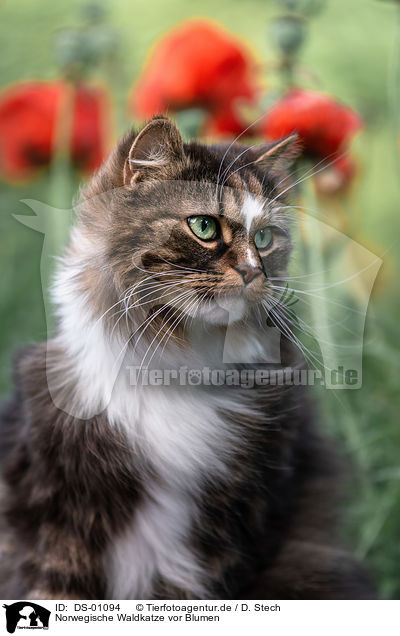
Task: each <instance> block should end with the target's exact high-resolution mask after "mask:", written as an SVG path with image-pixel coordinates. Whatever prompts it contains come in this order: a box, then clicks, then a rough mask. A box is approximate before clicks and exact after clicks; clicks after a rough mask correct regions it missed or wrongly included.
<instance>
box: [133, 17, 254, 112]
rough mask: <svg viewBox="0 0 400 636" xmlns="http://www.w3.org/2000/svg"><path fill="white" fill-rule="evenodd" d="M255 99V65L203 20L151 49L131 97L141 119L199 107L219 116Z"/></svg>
mask: <svg viewBox="0 0 400 636" xmlns="http://www.w3.org/2000/svg"><path fill="white" fill-rule="evenodd" d="M255 97H256V64H255V62H254V60H253V58H252V57H251V55H250V54H249V52H248V51H247V49H246V48H245V47H244V46H243V44H242V43H241V42H240V41H238V40H237V39H236V38H235V37H233V36H232V35H231V34H230V33H228V32H226V31H224V30H223V29H222V28H221V27H219V26H217V25H216V24H214V23H212V22H208V21H207V20H190V21H188V22H184V23H183V24H181V25H179V26H178V27H177V28H175V29H174V30H173V31H171V32H170V33H169V34H167V35H166V36H164V37H163V38H162V39H161V40H160V41H159V42H158V44H157V45H156V47H155V49H154V51H153V53H152V55H151V57H150V59H149V61H148V63H147V65H146V67H145V69H144V71H143V73H142V76H141V77H140V79H139V81H138V83H137V85H136V86H135V88H134V92H133V95H132V106H133V111H134V113H135V114H136V115H138V116H139V117H143V118H148V117H151V116H152V115H155V114H160V113H163V112H166V111H171V110H172V111H177V110H181V109H184V108H191V107H198V106H200V107H204V108H206V109H207V110H208V111H212V112H215V111H217V112H218V113H219V114H220V113H222V108H223V107H225V106H228V105H231V104H232V102H233V101H234V100H236V99H238V98H242V99H244V100H247V101H253V100H254V99H255Z"/></svg>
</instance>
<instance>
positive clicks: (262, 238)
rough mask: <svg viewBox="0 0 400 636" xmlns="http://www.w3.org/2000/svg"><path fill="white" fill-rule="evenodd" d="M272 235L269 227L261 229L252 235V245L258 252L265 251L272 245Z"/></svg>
mask: <svg viewBox="0 0 400 636" xmlns="http://www.w3.org/2000/svg"><path fill="white" fill-rule="evenodd" d="M273 238H274V237H273V233H272V230H271V228H270V227H263V228H261V230H258V232H256V233H255V234H254V244H255V246H256V247H257V249H259V250H266V249H267V248H268V247H270V246H271V245H272V241H273Z"/></svg>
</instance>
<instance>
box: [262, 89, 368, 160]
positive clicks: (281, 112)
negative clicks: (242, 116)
mask: <svg viewBox="0 0 400 636" xmlns="http://www.w3.org/2000/svg"><path fill="white" fill-rule="evenodd" d="M361 127H362V120H361V117H360V116H359V115H358V114H357V113H356V112H355V111H354V110H352V109H351V108H348V107H347V106H344V105H342V104H340V103H339V102H337V101H335V100H334V99H332V98H330V97H328V96H326V95H321V94H319V93H315V92H312V91H303V90H300V89H294V90H292V91H290V92H289V93H288V94H287V95H285V96H284V97H283V99H281V100H280V101H279V102H278V103H277V104H276V105H275V106H273V107H272V109H271V110H270V111H269V112H268V114H267V115H266V117H265V119H264V120H263V122H262V124H261V132H262V135H263V136H265V137H266V138H267V139H270V140H275V139H280V138H281V137H285V136H286V135H289V134H290V133H292V132H295V131H296V132H297V133H298V134H299V136H300V139H301V140H302V143H303V147H304V152H305V153H306V154H308V155H311V156H313V157H328V156H330V155H334V154H335V153H339V152H341V151H342V150H343V149H344V148H345V147H346V145H347V144H348V142H349V141H350V138H351V137H352V136H353V135H354V134H355V133H356V132H357V131H358V130H360V128H361Z"/></svg>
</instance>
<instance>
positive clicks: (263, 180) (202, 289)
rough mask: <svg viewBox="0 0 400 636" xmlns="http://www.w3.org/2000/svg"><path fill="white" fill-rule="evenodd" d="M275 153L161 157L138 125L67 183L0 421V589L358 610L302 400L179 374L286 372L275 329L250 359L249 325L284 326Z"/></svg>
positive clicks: (177, 149)
mask: <svg viewBox="0 0 400 636" xmlns="http://www.w3.org/2000/svg"><path fill="white" fill-rule="evenodd" d="M293 142H294V143H293ZM295 152H296V141H295V138H294V136H292V137H290V138H286V139H283V140H281V141H279V142H276V143H273V144H264V145H261V146H257V147H245V146H243V145H239V144H237V143H233V144H231V145H230V146H228V145H214V146H206V145H202V144H199V143H197V142H192V143H183V141H182V139H181V135H180V133H179V131H178V129H177V128H176V126H175V125H174V124H173V123H172V122H171V121H169V120H168V119H166V118H162V117H157V118H154V119H153V120H152V121H150V122H149V123H148V124H147V126H146V127H145V128H144V129H143V130H142V131H141V132H140V133H139V134H136V133H134V132H132V133H130V134H128V135H127V136H125V138H123V139H122V141H120V143H119V144H118V145H117V147H116V149H115V150H114V152H113V153H112V154H111V156H110V158H109V159H108V161H107V162H106V163H105V164H104V165H103V167H102V168H101V169H100V171H99V172H98V174H96V175H95V176H94V177H93V179H92V181H91V182H90V183H89V185H88V186H87V187H86V188H85V190H84V191H83V193H82V198H81V204H80V206H79V213H78V220H77V223H76V226H75V227H74V229H73V231H72V233H71V239H70V243H69V246H68V248H67V250H66V253H65V256H64V258H63V260H62V263H61V266H60V268H59V271H58V274H57V277H56V282H55V286H54V295H55V302H56V306H57V316H58V328H57V333H56V335H55V336H54V337H53V338H51V339H49V340H48V342H47V343H42V344H38V345H34V346H30V347H28V348H27V349H25V350H24V351H22V352H21V353H20V354H19V356H18V358H17V361H16V368H15V384H16V388H15V394H14V396H13V398H12V399H10V400H9V401H8V402H7V403H6V404H5V405H4V407H3V409H2V416H1V417H2V423H1V440H2V447H1V450H2V454H3V462H2V465H3V472H2V482H3V486H2V495H1V498H2V517H3V522H2V551H3V555H2V565H1V568H2V572H1V577H0V581H1V583H0V586H1V588H2V589H0V596H1V597H3V598H22V597H26V598H30V599H57V598H62V599H63V598H76V599H82V598H85V599H102V598H117V599H124V598H153V599H154V598H167V599H175V598H183V599H189V598H191V599H192V598H201V599H203V598H205V599H206V598H221V599H222V598H279V599H347V598H348V599H355V598H372V596H373V593H372V591H371V588H370V585H369V583H368V580H367V577H366V576H365V574H364V572H363V570H362V568H361V567H360V566H359V565H358V564H357V563H356V562H355V561H354V560H353V559H352V557H351V556H350V555H349V554H347V553H346V552H345V551H344V550H343V549H341V548H340V547H339V546H338V543H337V540H336V522H335V519H336V512H335V509H336V504H335V501H334V499H335V491H336V484H337V480H338V467H337V462H336V459H335V458H334V456H333V455H332V453H331V451H330V449H329V445H328V444H327V443H326V442H325V440H324V439H323V437H322V436H321V435H320V433H319V432H318V431H317V429H316V428H315V427H314V424H313V421H312V415H311V411H310V409H309V407H308V406H307V400H306V394H305V391H304V388H302V387H299V386H289V385H287V384H286V385H283V384H281V385H280V384H279V383H278V384H275V385H274V384H267V383H265V382H264V383H257V384H256V385H255V386H253V387H244V386H240V385H237V384H234V383H228V382H225V383H222V384H221V385H218V386H216V385H215V384H213V383H210V382H208V383H207V382H199V381H198V377H199V376H198V371H196V370H199V369H204V368H206V367H207V368H208V369H212V370H214V369H219V370H226V369H230V370H231V371H232V369H233V370H236V371H239V370H243V369H248V368H257V369H260V368H261V369H264V368H279V367H282V366H284V367H285V368H286V367H289V366H292V367H295V366H296V365H299V364H300V362H299V360H298V359H297V354H296V350H295V348H294V347H293V346H292V344H291V342H290V341H289V340H290V339H286V338H284V337H283V336H284V335H285V334H286V335H288V332H285V329H281V331H282V338H281V342H280V362H279V361H278V362H277V361H276V360H275V359H274V360H272V361H271V342H270V340H271V339H270V336H269V334H270V332H271V325H270V324H269V326H268V321H267V313H266V308H268V307H270V308H273V309H274V311H275V314H272V313H271V315H275V316H276V317H279V316H280V321H279V322H276V323H275V324H276V325H278V326H279V325H280V324H281V325H282V324H283V323H284V316H285V313H284V311H285V307H284V305H283V304H282V303H280V301H279V298H277V297H276V295H274V289H273V285H272V282H271V281H273V279H274V277H284V276H285V271H286V267H287V265H288V261H289V255H290V237H289V218H290V215H289V211H288V207H287V206H285V198H286V196H287V191H288V190H289V188H288V183H289V181H288V172H287V170H288V166H289V163H290V160H291V158H292V157H293V156H294V154H295ZM279 311H281V313H280V314H279V313H277V312H279ZM228 331H229V338H228V337H227V334H228ZM263 362H264V364H262V363H263ZM146 368H149V369H153V370H154V377H153V380H154V381H152V382H150V381H139V379H138V378H140V377H141V378H144V377H145V374H144V373H142V371H143V370H144V369H146ZM182 369H184V373H185V374H186V375H185V377H186V378H187V381H186V382H183V383H179V382H178V381H177V377H179V374H178V375H177V371H179V373H181V371H180V370H182ZM165 370H175V371H176V373H175V376H174V375H173V373H172V371H171V372H170V374H169V375H168V374H167V375H166V374H165V373H164V372H165ZM163 374H164V375H163ZM147 377H149V376H147ZM135 378H136V380H135ZM165 378H168V379H167V380H166V379H165Z"/></svg>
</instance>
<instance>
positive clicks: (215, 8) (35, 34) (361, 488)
mask: <svg viewBox="0 0 400 636" xmlns="http://www.w3.org/2000/svg"><path fill="white" fill-rule="evenodd" d="M104 7H105V8H106V10H107V21H108V23H109V24H110V25H112V26H113V28H114V29H115V31H116V33H117V34H118V41H119V51H118V58H117V60H118V64H117V70H118V72H117V73H116V74H114V76H113V77H112V81H113V86H112V90H113V95H114V101H115V108H116V112H117V113H118V114H117V117H116V124H115V133H116V134H117V133H118V134H119V133H121V132H123V131H124V130H125V129H126V128H127V127H128V126H129V124H130V121H129V117H128V114H127V110H126V98H127V96H128V93H129V91H130V89H131V86H132V84H133V82H134V80H135V79H136V78H137V76H138V73H139V71H140V69H141V67H142V65H143V62H144V60H145V57H146V54H147V52H148V50H149V47H150V46H151V45H152V44H153V42H154V40H155V39H156V38H158V37H159V36H160V35H161V34H162V33H163V32H164V31H165V30H166V29H168V28H170V27H172V26H173V25H174V24H176V23H177V22H179V21H181V20H183V19H185V18H189V17H193V16H195V17H199V16H205V17H211V18H213V19H215V20H217V21H219V22H221V23H222V24H223V25H224V26H225V27H227V28H228V29H231V30H232V31H234V32H235V33H236V34H238V35H239V36H242V37H244V38H246V39H247V40H248V41H249V42H250V44H251V46H252V47H253V48H254V50H255V52H256V54H257V56H258V58H259V59H261V60H262V61H263V63H265V65H266V67H265V79H266V83H267V85H268V83H269V81H270V78H271V81H273V79H272V78H273V67H274V62H275V61H276V52H275V49H274V47H273V46H272V44H271V42H270V38H269V35H268V21H269V20H270V19H271V18H272V17H273V16H276V15H278V14H279V12H280V8H279V3H276V2H273V0H270V1H267V0H262V1H261V0H219V2H217V3H216V2H214V0H201V2H200V1H199V0H192V1H191V2H190V3H189V2H186V1H185V0H169V1H168V2H165V1H163V0H152V1H151V2H148V1H147V2H146V1H144V0H133V1H132V0H113V1H112V2H111V0H110V2H108V3H107V2H105V3H104ZM82 8H83V3H82V0H70V2H69V3H55V2H53V1H51V0H37V1H35V2H33V1H32V0H18V3H16V2H12V0H3V1H2V2H1V4H0V43H1V51H2V55H1V56H0V87H2V86H5V85H7V84H9V83H11V82H15V81H19V80H23V79H32V78H35V79H53V78H55V77H57V67H56V64H55V62H54V35H55V33H56V32H57V31H59V30H60V29H63V28H67V27H71V26H74V25H78V24H80V23H81V22H82ZM397 10H398V6H396V4H395V3H390V2H384V1H379V0H376V1H375V0H374V1H373V0H331V1H330V2H329V1H328V2H326V6H325V7H324V10H323V11H321V12H320V13H319V15H317V16H316V17H315V18H314V19H313V21H312V24H311V29H310V34H309V37H308V40H307V42H306V45H305V47H304V50H303V52H302V58H301V63H302V65H303V66H304V68H305V69H309V71H310V72H311V73H312V75H311V73H310V72H309V71H307V72H306V71H305V76H304V77H305V79H304V85H305V86H308V87H310V88H314V89H316V90H321V91H326V92H329V93H330V94H332V95H334V96H335V97H337V98H338V99H340V100H343V101H344V102H345V103H347V104H349V105H350V106H352V107H353V108H355V109H356V110H357V111H358V112H360V113H361V115H362V116H363V118H364V120H365V130H364V132H363V133H362V134H361V135H360V136H359V138H358V139H357V140H356V143H355V144H354V149H355V151H356V153H357V155H358V158H359V161H360V165H361V176H360V178H359V183H358V184H357V192H356V196H354V197H353V201H354V203H353V205H354V206H356V207H357V210H356V211H354V210H353V209H351V205H350V204H349V214H350V213H352V214H353V213H354V214H355V213H356V214H357V215H358V216H359V218H360V223H361V228H360V237H361V238H360V239H359V240H360V242H362V243H363V244H364V245H365V246H366V247H368V248H369V249H370V250H371V251H372V252H373V253H374V254H376V255H378V256H381V257H382V258H383V267H382V269H381V271H380V273H379V275H378V278H377V281H376V285H375V290H374V294H373V296H372V299H371V302H370V307H369V312H368V316H367V324H366V344H365V348H364V384H363V388H362V389H360V390H358V391H346V392H342V393H341V395H340V400H338V399H336V398H335V396H334V395H333V394H332V392H329V391H325V392H324V396H323V404H322V405H321V413H322V414H323V417H322V420H323V421H322V424H323V426H324V427H325V428H326V429H327V430H329V431H330V432H331V433H332V434H333V435H334V436H336V437H337V438H339V439H340V440H341V441H342V443H343V447H344V452H345V453H346V455H347V456H348V457H349V458H350V459H351V460H352V462H353V464H354V465H355V467H356V468H355V471H354V480H353V483H352V502H351V505H349V509H348V510H347V511H346V517H347V522H346V526H345V528H344V533H345V535H346V537H347V540H348V542H349V543H350V546H351V548H352V550H353V551H354V552H355V553H356V554H357V555H358V556H359V557H360V558H361V559H362V560H364V561H365V563H366V565H367V567H368V568H369V569H370V571H371V572H372V574H373V577H374V579H375V581H376V583H377V586H378V589H379V594H380V596H381V597H383V598H397V599H399V598H400V541H399V539H400V426H399V420H400V418H399V410H400V392H399V388H398V385H399V382H398V379H399V377H400V370H399V360H400V356H399V347H398V333H399V331H398V323H399V320H400V302H399V295H398V293H397V288H398V283H397V272H398V265H399V250H398V244H397V242H396V241H397V235H398V228H399V222H398V218H399V178H398V175H399V163H398V139H397V132H396V127H395V122H396V114H395V109H396V104H395V99H396V87H397V82H398V81H400V80H397V79H396V59H397V56H398V51H399V48H400V47H397V41H396V37H400V36H399V35H398V34H397V35H396V33H395V30H396V28H397V27H396V22H397V23H398V22H399V21H398V19H397V18H398V15H397ZM101 79H102V80H103V81H104V79H105V78H104V75H103V76H102V77H101ZM397 110H398V111H400V104H399V103H397ZM48 197H49V193H48V182H47V181H46V177H45V176H43V177H41V178H40V179H38V180H35V181H33V182H31V183H27V184H24V185H18V186H15V185H14V186H11V185H9V184H5V183H4V182H0V224H1V232H0V258H1V262H0V271H1V278H0V298H1V308H0V324H1V330H0V362H1V365H0V393H1V394H6V393H7V392H8V390H9V388H10V385H11V367H10V361H11V357H12V353H13V351H15V349H16V348H17V347H18V346H20V345H21V344H22V343H28V342H31V341H35V340H41V339H43V338H45V337H46V323H45V316H44V307H43V301H42V291H41V283H40V271H39V266H40V255H41V247H42V235H41V234H39V233H36V232H33V231H32V230H30V229H29V228H27V227H24V226H23V225H21V224H19V223H18V222H17V221H16V220H15V219H13V217H12V214H13V213H14V214H15V213H16V214H26V213H28V212H27V208H26V206H25V205H24V204H22V203H21V200H22V199H25V198H30V199H38V200H40V201H44V202H46V201H48ZM344 394H345V395H344Z"/></svg>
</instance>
